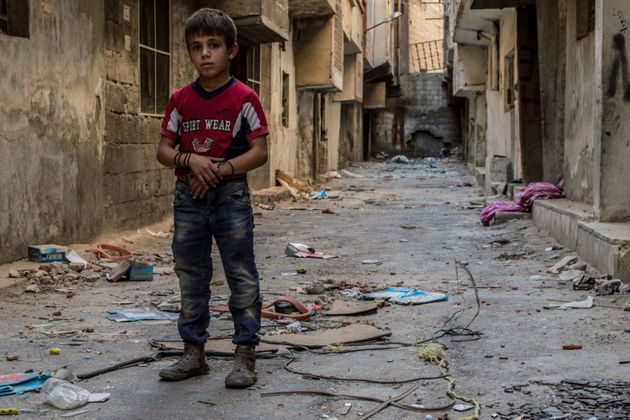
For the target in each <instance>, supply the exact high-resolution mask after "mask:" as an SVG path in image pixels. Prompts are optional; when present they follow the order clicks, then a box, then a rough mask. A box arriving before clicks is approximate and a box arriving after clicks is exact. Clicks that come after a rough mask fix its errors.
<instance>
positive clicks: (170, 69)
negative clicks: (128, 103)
mask: <svg viewBox="0 0 630 420" xmlns="http://www.w3.org/2000/svg"><path fill="white" fill-rule="evenodd" d="M150 1H153V6H154V11H153V28H154V31H153V38H154V39H153V42H154V44H156V45H157V41H156V40H157V14H156V13H155V10H156V6H157V2H158V1H159V0H150ZM167 1H168V52H165V51H163V50H159V49H157V48H156V47H150V46H148V45H145V44H142V43H141V42H140V32H141V31H142V11H141V8H140V0H138V3H137V5H138V63H137V66H138V77H139V86H138V88H139V92H138V94H139V101H138V105H139V108H140V109H139V115H144V116H150V117H163V116H164V111H165V110H164V109H162V110H158V109H157V101H158V98H157V73H158V70H157V55H158V54H161V55H163V56H166V57H168V96H170V92H171V86H172V84H173V60H172V59H171V58H172V51H171V50H172V47H173V32H172V28H173V24H172V16H173V14H172V12H173V8H172V0H167ZM143 49H144V50H148V51H151V53H152V55H153V58H154V60H153V64H154V66H153V78H154V79H153V80H154V86H153V90H154V93H155V94H154V101H153V102H154V103H153V107H154V110H155V112H144V111H143V110H142V65H141V60H142V50H143ZM168 96H167V103H168ZM158 111H159V112H158Z"/></svg>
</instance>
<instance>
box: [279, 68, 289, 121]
mask: <svg viewBox="0 0 630 420" xmlns="http://www.w3.org/2000/svg"><path fill="white" fill-rule="evenodd" d="M281 74H282V80H281V83H282V114H281V120H282V126H283V127H288V126H289V85H290V80H291V79H290V77H291V76H290V74H289V73H287V72H286V71H284V70H281Z"/></svg>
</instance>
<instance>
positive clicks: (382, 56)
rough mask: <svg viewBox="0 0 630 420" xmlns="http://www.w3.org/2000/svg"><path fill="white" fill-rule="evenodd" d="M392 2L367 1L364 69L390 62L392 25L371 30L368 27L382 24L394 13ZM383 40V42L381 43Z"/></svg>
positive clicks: (388, 0) (382, 0) (384, 25)
mask: <svg viewBox="0 0 630 420" xmlns="http://www.w3.org/2000/svg"><path fill="white" fill-rule="evenodd" d="M392 2H393V0H368V1H367V10H366V24H365V27H366V29H368V31H367V32H366V34H365V51H364V57H365V62H366V67H367V68H368V69H369V68H373V67H377V66H379V65H381V64H384V63H386V62H388V61H391V60H392V31H393V25H392V24H390V23H384V24H382V25H379V26H377V27H375V28H373V29H369V28H370V27H372V26H374V25H376V24H377V23H380V22H383V21H384V20H385V19H387V17H388V16H390V15H391V14H392V13H394V6H393V3H392ZM383 40H385V42H383Z"/></svg>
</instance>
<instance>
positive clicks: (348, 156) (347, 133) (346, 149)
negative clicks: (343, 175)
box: [339, 102, 363, 167]
mask: <svg viewBox="0 0 630 420" xmlns="http://www.w3.org/2000/svg"><path fill="white" fill-rule="evenodd" d="M340 131H341V133H340V136H341V137H340V144H339V166H340V167H343V166H345V162H346V161H360V160H363V114H362V108H361V104H359V103H354V102H351V103H344V104H342V105H341V130H340Z"/></svg>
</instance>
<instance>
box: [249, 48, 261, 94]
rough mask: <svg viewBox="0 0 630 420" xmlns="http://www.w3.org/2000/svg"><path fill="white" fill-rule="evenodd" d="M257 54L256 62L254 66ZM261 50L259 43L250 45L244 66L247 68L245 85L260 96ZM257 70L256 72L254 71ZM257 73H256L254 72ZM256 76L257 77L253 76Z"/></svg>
mask: <svg viewBox="0 0 630 420" xmlns="http://www.w3.org/2000/svg"><path fill="white" fill-rule="evenodd" d="M256 56H258V63H256V66H254V62H255V61H256ZM261 64H262V63H261V51H260V44H256V45H252V46H250V47H248V48H247V58H246V68H247V86H249V87H250V88H252V89H254V92H256V95H258V97H260V91H261V88H262V80H261V79H262V76H261V69H260V67H261ZM256 70H257V72H256ZM254 73H257V74H254ZM255 77H257V79H256V78H255Z"/></svg>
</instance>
